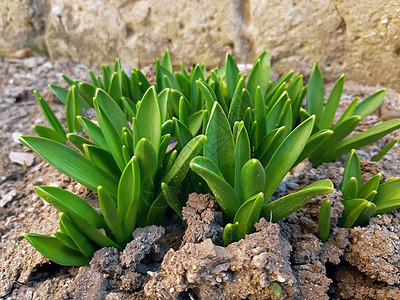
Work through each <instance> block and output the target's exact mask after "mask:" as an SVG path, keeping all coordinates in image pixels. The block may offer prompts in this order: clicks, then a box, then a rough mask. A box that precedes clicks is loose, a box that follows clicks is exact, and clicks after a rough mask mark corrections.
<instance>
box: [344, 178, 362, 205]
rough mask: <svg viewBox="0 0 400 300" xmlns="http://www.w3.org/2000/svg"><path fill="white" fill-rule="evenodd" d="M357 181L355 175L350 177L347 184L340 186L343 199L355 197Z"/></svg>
mask: <svg viewBox="0 0 400 300" xmlns="http://www.w3.org/2000/svg"><path fill="white" fill-rule="evenodd" d="M358 186H359V181H357V179H356V178H355V177H350V178H349V179H348V181H347V184H346V186H345V187H344V188H342V194H343V201H346V200H351V199H356V198H358V197H357V194H358Z"/></svg>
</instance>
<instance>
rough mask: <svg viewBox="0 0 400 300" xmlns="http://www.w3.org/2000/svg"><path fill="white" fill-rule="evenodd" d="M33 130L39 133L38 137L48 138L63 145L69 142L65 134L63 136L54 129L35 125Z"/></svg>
mask: <svg viewBox="0 0 400 300" xmlns="http://www.w3.org/2000/svg"><path fill="white" fill-rule="evenodd" d="M33 130H34V131H35V132H36V133H37V135H38V136H41V137H44V138H47V139H49V140H54V141H56V142H59V143H61V144H64V143H65V142H66V141H67V138H66V136H65V133H63V134H61V133H59V132H58V131H55V130H54V129H51V128H48V127H45V126H40V125H33Z"/></svg>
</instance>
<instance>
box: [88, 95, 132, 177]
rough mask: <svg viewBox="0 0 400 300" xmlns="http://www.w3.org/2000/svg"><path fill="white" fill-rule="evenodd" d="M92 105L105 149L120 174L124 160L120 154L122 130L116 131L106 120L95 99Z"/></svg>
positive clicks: (107, 119)
mask: <svg viewBox="0 0 400 300" xmlns="http://www.w3.org/2000/svg"><path fill="white" fill-rule="evenodd" d="M93 103H94V106H95V109H96V116H97V120H98V122H99V124H100V128H101V130H102V132H103V136H104V139H105V140H106V142H107V146H108V147H107V148H108V149H109V150H110V153H111V154H112V156H113V157H114V159H115V162H116V163H117V165H118V168H119V169H120V171H121V172H122V171H123V170H124V168H125V160H124V156H123V153H122V145H123V144H122V142H123V141H122V130H123V128H121V131H119V132H118V131H117V130H116V127H115V126H113V124H112V122H111V120H110V119H109V118H108V116H107V114H106V113H105V112H104V111H103V109H102V108H101V107H100V106H99V105H98V104H97V99H96V98H94V99H93Z"/></svg>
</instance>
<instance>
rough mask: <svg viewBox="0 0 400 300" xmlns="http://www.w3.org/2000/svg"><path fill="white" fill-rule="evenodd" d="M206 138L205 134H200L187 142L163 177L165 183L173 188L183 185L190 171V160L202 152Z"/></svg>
mask: <svg viewBox="0 0 400 300" xmlns="http://www.w3.org/2000/svg"><path fill="white" fill-rule="evenodd" d="M206 139H207V138H206V137H205V136H204V135H198V136H196V137H194V138H193V139H192V140H190V141H189V142H188V143H187V144H186V146H185V147H184V148H183V149H182V151H181V153H179V155H178V157H177V158H176V160H175V161H174V164H173V165H172V166H171V169H170V170H169V171H168V173H167V175H165V177H164V179H163V181H164V182H165V184H167V185H168V186H170V187H172V188H178V187H179V186H180V185H181V183H182V181H183V179H184V178H185V177H186V174H187V172H188V171H189V164H190V161H191V160H192V159H193V158H194V157H195V156H197V155H199V154H200V152H201V150H202V149H203V147H204V144H205V143H206Z"/></svg>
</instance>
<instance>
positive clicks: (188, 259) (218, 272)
mask: <svg viewBox="0 0 400 300" xmlns="http://www.w3.org/2000/svg"><path fill="white" fill-rule="evenodd" d="M256 229H257V231H258V232H256V233H253V234H251V235H247V236H246V238H245V239H242V240H240V241H239V242H236V243H232V244H230V245H229V246H228V247H226V248H224V247H221V246H216V245H215V244H213V243H212V241H211V240H210V239H207V240H205V241H203V242H201V243H196V244H195V243H187V244H185V245H184V246H183V247H182V248H180V249H179V250H178V251H174V250H172V249H170V250H169V251H168V253H167V254H166V255H165V257H164V260H163V263H162V264H161V268H160V270H159V271H157V272H155V273H154V274H152V278H151V279H150V280H149V281H148V282H147V283H146V285H145V288H144V289H145V293H146V295H147V296H150V297H157V298H158V299H178V297H179V296H180V295H183V294H185V293H193V294H195V295H197V296H198V297H199V299H245V298H248V299H261V298H262V299H276V298H277V296H276V294H275V293H274V292H273V291H272V290H271V289H270V288H269V285H270V284H271V283H272V282H275V283H277V284H279V285H280V286H281V288H282V295H283V297H284V298H290V297H293V296H294V295H295V293H296V289H295V287H294V286H295V283H296V280H295V278H294V276H293V274H292V270H291V267H290V263H289V261H288V260H286V259H285V257H286V258H288V257H289V255H290V251H291V246H290V245H289V243H288V242H287V241H286V240H284V239H283V238H282V237H281V236H280V230H279V225H277V224H272V223H268V222H266V221H265V219H261V220H260V222H259V223H257V224H256ZM190 291H191V292H190Z"/></svg>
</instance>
